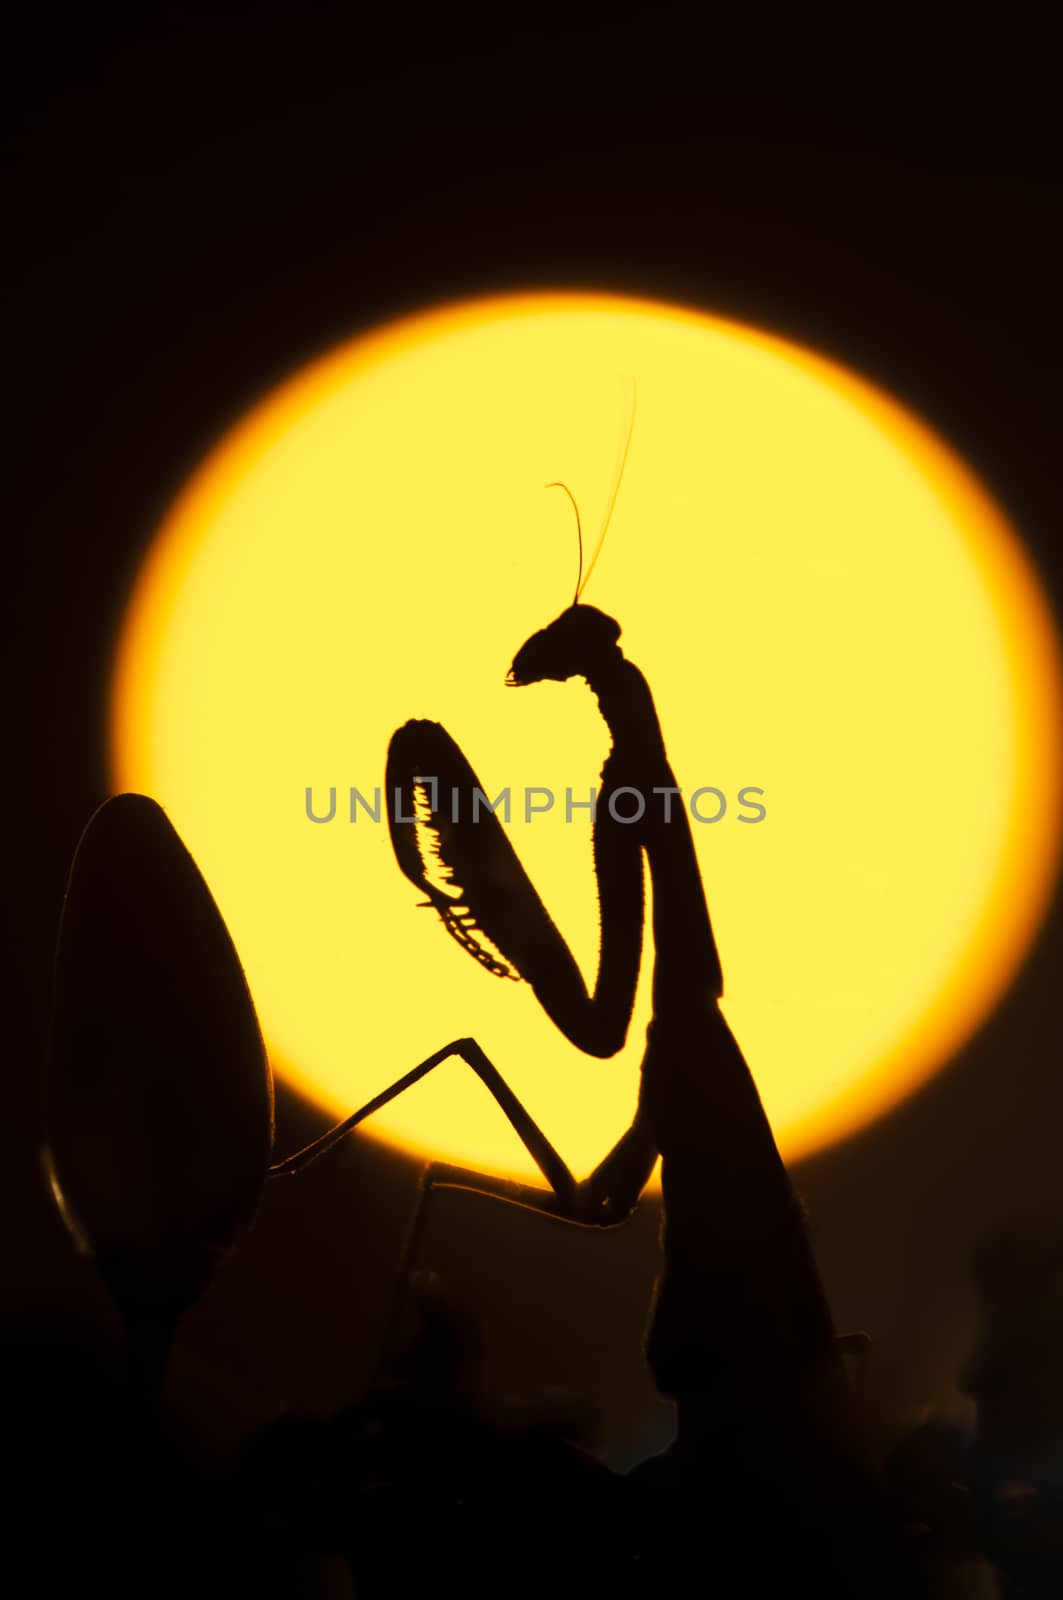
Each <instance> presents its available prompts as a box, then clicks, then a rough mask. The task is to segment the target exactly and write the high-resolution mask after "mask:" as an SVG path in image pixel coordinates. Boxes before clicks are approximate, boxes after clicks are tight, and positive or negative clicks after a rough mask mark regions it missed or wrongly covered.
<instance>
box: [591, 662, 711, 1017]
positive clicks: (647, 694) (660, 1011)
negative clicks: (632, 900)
mask: <svg viewBox="0 0 1063 1600" xmlns="http://www.w3.org/2000/svg"><path fill="white" fill-rule="evenodd" d="M587 682H588V684H589V686H590V688H591V690H592V692H593V693H594V695H595V696H596V698H597V701H598V705H599V708H600V710H601V713H602V716H603V717H604V719H605V722H606V725H607V727H608V729H609V732H610V734H611V735H612V739H613V745H612V749H611V750H610V752H609V755H608V757H607V758H606V761H605V765H604V766H603V768H602V787H601V792H600V794H599V797H598V823H597V826H598V827H630V828H636V829H637V830H638V837H639V842H640V843H641V845H642V847H643V849H644V851H645V852H646V857H647V860H648V862H649V868H650V880H651V882H652V884H653V940H654V952H655V960H654V977H653V983H654V1011H655V1017H656V1019H657V1020H658V1022H664V1023H665V1024H667V1023H668V1022H669V1021H670V1020H672V1019H679V1018H681V1017H683V1016H685V1015H690V1013H691V1012H692V1011H703V1009H704V1008H705V1007H706V1006H709V1007H714V1006H715V1003H716V1001H717V1000H718V999H719V998H720V996H721V995H722V993H723V975H722V971H721V968H720V959H719V955H718V954H717V950H716V941H715V939H714V937H713V932H712V923H711V921H710V918H709V909H708V905H707V904H706V901H705V890H704V887H703V885H702V882H701V873H700V871H699V868H698V860H697V855H696V853H695V850H694V841H693V838H692V837H691V832H690V822H689V820H688V816H687V809H686V804H685V802H684V800H683V798H682V793H681V790H680V786H679V784H678V783H677V782H676V779H675V774H674V773H673V771H672V768H671V766H670V764H669V761H668V756H667V753H666V751H665V748H664V738H663V736H662V734H661V725H660V722H659V721H658V718H657V709H656V707H655V705H654V703H653V695H652V693H651V691H650V686H649V684H648V683H647V682H646V679H645V678H644V677H643V675H642V673H641V672H640V671H639V669H638V667H636V666H635V664H634V662H631V661H628V660H627V659H626V658H625V656H624V655H623V653H622V651H620V650H619V649H617V650H616V651H614V652H612V653H611V654H610V656H609V657H608V658H607V660H606V661H605V662H604V663H600V664H596V666H595V669H594V672H593V675H588V677H587ZM621 788H630V789H634V790H635V791H636V792H637V794H638V795H639V796H641V798H642V800H643V801H644V803H645V811H644V814H643V815H642V816H641V818H639V820H638V821H631V822H627V823H624V822H618V821H617V820H616V817H615V816H614V815H613V814H612V812H611V810H610V805H609V801H610V797H611V796H612V795H615V794H616V791H617V790H618V789H621ZM668 791H671V793H668ZM637 809H638V804H637V801H636V799H635V798H634V796H632V795H624V796H623V797H622V799H620V800H618V802H617V814H618V815H620V816H631V815H632V814H633V813H634V812H635V811H637Z"/></svg>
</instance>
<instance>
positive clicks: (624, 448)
mask: <svg viewBox="0 0 1063 1600" xmlns="http://www.w3.org/2000/svg"><path fill="white" fill-rule="evenodd" d="M635 399H636V386H635V380H634V378H629V380H628V404H627V427H626V428H625V429H624V442H623V444H622V445H621V447H620V454H619V457H618V459H617V466H616V472H615V474H614V476H613V488H612V492H611V493H610V495H609V504H608V506H607V507H606V510H605V518H604V520H603V522H602V531H601V533H600V534H599V535H598V543H597V544H596V545H595V547H594V554H593V556H592V557H591V563H590V566H589V567H588V568H587V571H586V573H584V571H583V526H582V524H581V522H580V515H579V506H578V505H577V504H576V497H575V495H574V494H573V493H572V490H571V489H570V488H569V486H568V484H567V483H560V482H554V483H547V484H544V485H543V487H544V488H546V489H564V491H565V493H566V494H567V495H568V497H569V499H570V500H571V501H572V509H573V511H574V512H575V513H576V538H577V540H578V542H579V571H578V573H577V574H576V593H575V594H574V595H573V597H572V604H573V605H578V604H579V597H580V595H581V594H582V593H583V591H584V589H585V588H586V587H587V585H588V583H589V582H590V579H591V573H592V572H593V571H594V568H595V564H596V563H597V560H598V557H599V556H600V555H601V553H602V545H603V544H604V543H605V536H606V533H607V532H608V531H609V521H610V518H611V517H612V515H613V507H614V506H615V505H616V499H617V495H618V494H619V493H620V484H621V481H622V480H623V476H624V468H625V467H626V466H627V455H628V451H629V450H630V448H631V435H632V434H633V433H634V431H635Z"/></svg>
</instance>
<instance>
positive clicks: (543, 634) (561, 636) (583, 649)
mask: <svg viewBox="0 0 1063 1600" xmlns="http://www.w3.org/2000/svg"><path fill="white" fill-rule="evenodd" d="M619 637H620V624H619V623H618V622H615V621H614V620H613V618H612V617H607V616H606V615H605V612H604V611H596V610H595V608H594V607H593V606H584V605H580V604H579V603H578V602H577V603H576V604H574V605H571V606H569V608H568V610H567V611H562V613H561V615H560V616H559V617H558V618H556V620H555V621H553V622H551V623H550V625H549V627H546V628H540V630H539V632H538V633H533V634H532V636H531V638H530V639H528V640H527V641H526V642H525V643H524V644H522V645H521V647H520V649H519V650H518V651H517V654H516V655H515V656H514V658H513V665H512V666H511V667H510V669H509V674H508V676H507V678H506V682H507V684H509V685H510V686H511V687H516V686H523V685H525V684H529V683H542V682H543V680H544V679H550V680H552V681H553V682H556V683H564V682H565V680H566V679H567V678H587V677H590V676H592V675H593V674H594V671H595V668H596V667H597V666H599V665H604V663H605V662H606V661H607V659H608V658H609V657H610V656H612V655H613V654H614V653H615V651H616V642H617V640H618V639H619Z"/></svg>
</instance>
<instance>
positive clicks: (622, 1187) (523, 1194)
mask: <svg viewBox="0 0 1063 1600" xmlns="http://www.w3.org/2000/svg"><path fill="white" fill-rule="evenodd" d="M453 1056H457V1057H458V1058H459V1059H461V1060H462V1061H464V1062H465V1063H466V1065H467V1066H469V1067H471V1068H472V1070H473V1072H475V1074H476V1076H477V1077H478V1078H479V1080H480V1082H481V1083H482V1084H483V1085H484V1088H485V1089H487V1091H488V1093H489V1094H490V1095H491V1096H492V1098H493V1099H494V1100H495V1102H496V1103H497V1105H498V1106H499V1107H500V1108H501V1110H502V1112H503V1114H504V1115H505V1117H506V1119H507V1121H508V1122H509V1124H510V1126H511V1127H512V1128H513V1131H514V1132H515V1133H516V1135H517V1137H518V1138H519V1139H520V1142H521V1143H522V1144H523V1146H524V1148H525V1150H527V1152H528V1154H529V1155H530V1156H531V1158H532V1160H533V1161H534V1162H535V1165H536V1166H537V1167H538V1169H539V1171H540V1172H541V1173H542V1175H543V1177H544V1178H545V1179H546V1182H547V1184H548V1185H549V1188H548V1189H539V1188H535V1187H533V1186H531V1185H529V1184H523V1183H517V1182H515V1181H513V1180H511V1179H508V1178H500V1177H490V1176H487V1175H486V1174H484V1173H480V1172H473V1171H470V1170H469V1169H468V1168H463V1167H454V1166H448V1165H445V1164H443V1163H441V1162H433V1163H431V1164H430V1165H429V1166H428V1167H427V1168H426V1170H425V1174H424V1179H423V1187H424V1188H425V1189H432V1188H456V1189H470V1190H473V1191H474V1192H475V1193H477V1194H487V1195H494V1196H496V1197H497V1198H498V1199H501V1200H508V1201H510V1202H511V1203H512V1204H514V1205H521V1206H526V1207H528V1208H529V1209H531V1210H534V1211H542V1212H545V1213H547V1214H549V1215H551V1216H556V1217H559V1218H561V1219H562V1220H564V1221H566V1222H574V1223H579V1224H582V1225H583V1226H585V1227H612V1226H615V1225H616V1224H617V1223H619V1222H623V1221H624V1220H625V1218H626V1217H628V1216H630V1215H631V1212H632V1211H633V1210H634V1209H635V1206H636V1204H637V1202H638V1198H639V1195H640V1194H641V1193H642V1190H643V1188H644V1187H645V1185H646V1182H647V1180H648V1178H649V1175H650V1172H651V1171H652V1169H653V1165H654V1162H655V1160H656V1157H657V1150H656V1146H655V1145H654V1143H653V1139H652V1135H651V1134H650V1131H649V1126H648V1124H647V1123H646V1121H645V1119H644V1118H642V1117H636V1119H635V1121H634V1123H633V1124H632V1126H631V1127H630V1128H629V1129H628V1131H627V1133H625V1134H624V1135H623V1137H622V1138H621V1139H620V1140H619V1141H618V1142H617V1144H616V1145H615V1146H614V1148H613V1149H612V1150H611V1151H610V1152H609V1154H608V1155H607V1156H606V1157H605V1159H604V1161H602V1162H600V1163H599V1165H598V1166H597V1167H596V1168H595V1170H594V1171H593V1172H592V1173H591V1175H590V1177H588V1178H586V1179H584V1180H583V1181H582V1182H580V1181H578V1180H577V1179H576V1178H575V1177H574V1176H573V1175H572V1173H571V1171H570V1170H569V1168H568V1167H567V1166H566V1164H565V1162H564V1161H563V1159H562V1158H561V1156H560V1155H559V1154H558V1152H557V1151H556V1150H555V1149H554V1147H553V1145H552V1144H551V1143H550V1141H549V1139H547V1137H546V1135H545V1134H544V1133H543V1131H542V1129H541V1128H540V1127H539V1125H538V1123H537V1122H536V1121H535V1120H534V1118H533V1117H532V1116H531V1115H530V1114H529V1112H528V1111H527V1110H526V1108H525V1106H524V1104H523V1102H522V1101H521V1100H520V1099H519V1098H518V1096H517V1095H516V1094H514V1092H513V1090H512V1089H511V1088H510V1086H509V1084H508V1083H507V1082H506V1080H505V1079H504V1078H503V1076H502V1074H501V1072H499V1070H498V1068H497V1067H496V1066H495V1064H494V1062H493V1061H491V1059H490V1058H489V1057H488V1056H487V1055H486V1054H485V1052H484V1051H483V1050H482V1049H481V1048H480V1046H479V1045H478V1044H477V1042H476V1040H475V1039H455V1040H454V1041H453V1042H452V1043H451V1044H448V1045H444V1046H443V1048H442V1049H441V1050H437V1051H436V1052H435V1053H434V1054H433V1055H430V1056H428V1057H427V1058H426V1060H424V1061H422V1062H419V1063H418V1065H417V1066H416V1067H412V1068H411V1069H410V1071H409V1072H407V1073H405V1074H404V1075H403V1076H402V1077H401V1078H398V1079H396V1081H395V1082H394V1083H393V1084H390V1085H389V1086H388V1088H386V1089H384V1090H382V1091H381V1093H380V1094H378V1095H375V1096H374V1098H373V1099H372V1100H369V1101H367V1102H366V1104H365V1105H363V1106H361V1107H360V1108H359V1109H358V1110H357V1111H355V1112H353V1113H352V1114H351V1116H349V1117H347V1118H346V1119H345V1120H344V1121H343V1122H341V1123H338V1124H337V1126H336V1127H334V1128H331V1129H330V1130H329V1131H328V1132H327V1133H325V1134H322V1136H321V1137H320V1138H319V1139H315V1140H314V1142H313V1143H312V1144H309V1145H307V1146H306V1147H305V1148H304V1149H302V1150H299V1151H297V1152H296V1154H295V1155H292V1156H289V1157H287V1159H286V1160H284V1161H279V1162H277V1163H276V1165H274V1166H272V1167H271V1168H270V1169H269V1176H270V1177H271V1178H277V1177H283V1176H288V1175H292V1174H294V1173H297V1172H302V1171H303V1170H304V1169H305V1168H306V1167H308V1166H309V1165H310V1163H311V1162H312V1161H316V1160H317V1158H318V1157H319V1156H322V1155H324V1154H325V1152H326V1151H327V1150H331V1149H332V1148H333V1146H334V1145H336V1144H338V1143H339V1141H340V1140H341V1139H344V1138H346V1136H347V1134H348V1133H350V1132H351V1131H352V1130H353V1129H354V1128H356V1127H357V1126H358V1125H359V1123H361V1122H364V1121H365V1120H366V1118H367V1117H369V1116H371V1115H372V1114H373V1113H374V1112H375V1111H380V1110H382V1109H383V1107H384V1106H386V1105H387V1104H388V1103H389V1101H391V1100H394V1099H396V1098H397V1097H398V1096H399V1095H400V1094H403V1093H405V1091H406V1090H407V1089H411V1088H412V1087H413V1086H414V1084H416V1083H418V1082H420V1080H421V1079H422V1078H425V1077H427V1076H428V1074H429V1073H430V1072H434V1071H435V1069H436V1067H438V1066H441V1065H442V1064H443V1062H444V1061H448V1060H450V1059H451V1057H453Z"/></svg>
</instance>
